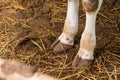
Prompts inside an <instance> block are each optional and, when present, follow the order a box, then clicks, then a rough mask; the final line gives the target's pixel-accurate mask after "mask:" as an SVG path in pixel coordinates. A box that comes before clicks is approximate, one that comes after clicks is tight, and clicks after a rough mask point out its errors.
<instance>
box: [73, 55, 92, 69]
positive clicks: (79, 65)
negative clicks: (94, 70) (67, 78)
mask: <svg viewBox="0 0 120 80" xmlns="http://www.w3.org/2000/svg"><path fill="white" fill-rule="evenodd" d="M92 62H93V60H91V59H81V57H79V56H78V55H76V57H75V59H74V61H73V64H72V65H73V66H74V67H75V68H76V69H83V68H85V67H89V66H90V65H91V64H92Z"/></svg>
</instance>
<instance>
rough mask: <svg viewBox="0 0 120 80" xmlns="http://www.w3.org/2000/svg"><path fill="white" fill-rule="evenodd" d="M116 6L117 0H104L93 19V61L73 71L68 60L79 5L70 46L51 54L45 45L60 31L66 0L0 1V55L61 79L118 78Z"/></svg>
mask: <svg viewBox="0 0 120 80" xmlns="http://www.w3.org/2000/svg"><path fill="white" fill-rule="evenodd" d="M119 5H120V1H119V0H105V1H104V3H103V6H102V8H101V10H100V12H99V13H98V18H97V27H96V32H97V47H96V50H95V57H96V58H95V61H94V63H93V65H92V66H91V67H89V68H85V69H82V70H80V71H77V70H75V69H73V67H72V65H71V63H72V61H73V59H74V56H75V55H76V53H77V51H78V49H79V40H80V39H79V38H80V34H81V33H82V31H83V29H84V25H85V24H84V23H85V14H84V11H83V10H82V8H80V11H79V14H80V16H79V32H78V34H79V35H77V37H76V43H75V46H74V48H73V49H71V50H70V51H67V52H63V53H53V52H52V51H51V50H50V49H49V46H50V45H51V44H52V42H53V41H54V40H55V38H57V37H58V36H59V35H60V33H61V32H62V26H63V24H64V19H65V15H66V7H67V1H66V0H62V2H61V0H35V1H33V0H0V56H1V57H2V58H5V59H8V58H9V59H15V60H19V61H21V62H23V63H26V64H30V65H33V66H35V67H37V69H38V71H41V72H43V73H47V74H50V75H52V76H55V77H57V78H61V79H62V80H119V79H120V55H119V53H120V6H119ZM80 7H81V5H80Z"/></svg>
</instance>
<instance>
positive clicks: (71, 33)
mask: <svg viewBox="0 0 120 80" xmlns="http://www.w3.org/2000/svg"><path fill="white" fill-rule="evenodd" d="M78 10H79V0H68V10H67V16H66V20H65V24H64V29H63V32H62V34H61V35H60V36H59V38H58V39H57V40H56V41H55V42H54V43H53V44H52V46H51V48H52V49H53V52H61V51H64V50H67V49H70V48H71V47H72V46H73V45H74V37H75V35H76V34H77V31H78Z"/></svg>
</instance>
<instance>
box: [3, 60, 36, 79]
mask: <svg viewBox="0 0 120 80" xmlns="http://www.w3.org/2000/svg"><path fill="white" fill-rule="evenodd" d="M1 71H2V72H3V73H4V74H6V75H11V74H13V73H18V74H20V75H23V76H25V77H30V76H32V75H33V74H34V73H35V71H36V69H35V68H34V67H32V66H27V65H26V64H23V63H20V62H17V61H14V60H6V61H5V62H4V63H3V64H2V65H1Z"/></svg>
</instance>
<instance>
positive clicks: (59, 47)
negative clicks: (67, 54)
mask: <svg viewBox="0 0 120 80" xmlns="http://www.w3.org/2000/svg"><path fill="white" fill-rule="evenodd" d="M72 47H73V45H66V44H63V43H61V42H60V40H58V39H57V40H56V41H55V42H54V43H53V44H52V45H51V49H52V50H53V52H55V53H59V52H63V51H67V50H69V49H71V48H72Z"/></svg>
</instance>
